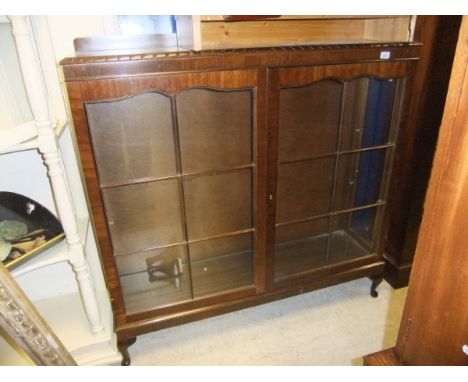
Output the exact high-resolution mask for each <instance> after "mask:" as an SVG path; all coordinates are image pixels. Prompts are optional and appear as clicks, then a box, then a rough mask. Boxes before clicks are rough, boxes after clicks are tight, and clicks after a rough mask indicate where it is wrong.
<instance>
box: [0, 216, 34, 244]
mask: <svg viewBox="0 0 468 382" xmlns="http://www.w3.org/2000/svg"><path fill="white" fill-rule="evenodd" d="M27 232H28V226H27V225H26V224H24V223H21V222H19V221H16V220H3V221H1V222H0V239H3V240H6V241H11V240H15V239H16V238H18V237H20V236H22V235H25V234H26V233H27Z"/></svg>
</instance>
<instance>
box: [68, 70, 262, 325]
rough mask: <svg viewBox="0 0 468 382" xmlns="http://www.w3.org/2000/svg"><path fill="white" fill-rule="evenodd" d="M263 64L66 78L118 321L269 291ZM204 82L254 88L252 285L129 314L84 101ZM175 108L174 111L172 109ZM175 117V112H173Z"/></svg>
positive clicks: (178, 88)
mask: <svg viewBox="0 0 468 382" xmlns="http://www.w3.org/2000/svg"><path fill="white" fill-rule="evenodd" d="M266 86H267V78H266V71H265V70H228V71H222V70H220V71H205V72H182V73H155V74H149V75H142V76H133V77H132V76H130V77H122V78H104V79H91V80H83V81H72V82H67V90H68V95H69V99H70V107H71V111H72V115H73V123H74V127H75V134H76V142H77V144H78V149H79V153H80V156H81V163H82V170H83V175H84V179H85V182H86V186H87V196H88V201H89V205H90V206H91V213H92V217H93V219H92V220H93V226H94V231H95V235H96V237H97V239H98V240H97V241H98V247H99V250H100V253H101V259H102V262H103V268H104V270H105V275H106V279H107V286H108V289H109V292H110V295H111V302H112V307H113V310H114V314H115V318H116V324H117V327H119V326H123V325H125V324H126V323H129V322H134V321H137V320H141V319H145V318H148V317H152V316H157V315H163V314H170V313H174V312H179V311H186V310H190V309H197V308H199V307H202V306H206V305H213V304H219V303H222V302H223V301H232V300H237V299H240V298H244V297H248V296H253V295H255V294H259V293H262V292H264V291H265V281H266V274H265V262H266V260H265V230H266V224H265V223H266V218H265V211H266V199H265V194H266V191H265V184H266V101H267V100H266V90H267V88H266ZM191 88H204V89H212V90H221V91H222V90H243V89H252V93H253V101H252V104H253V121H252V122H253V137H252V138H253V141H252V143H253V148H254V149H253V160H254V166H253V167H252V169H253V170H254V171H255V175H254V176H253V190H252V192H253V211H252V213H253V220H254V230H255V237H254V243H255V247H254V250H253V254H254V283H255V285H254V286H247V287H242V288H238V289H234V290H229V291H227V292H221V293H218V294H215V295H209V296H207V297H200V298H197V299H195V300H191V301H188V302H182V303H178V304H177V303H176V304H174V305H170V306H166V307H161V308H154V309H151V310H147V311H144V312H141V313H135V314H132V315H129V314H127V312H126V309H125V303H124V300H123V293H122V288H121V285H120V280H119V274H118V271H117V266H116V262H115V258H114V254H113V250H112V244H111V242H110V233H109V229H108V226H107V220H106V215H105V209H104V203H103V197H102V193H101V188H100V184H99V178H98V172H97V165H96V159H95V156H94V153H93V146H92V143H91V135H90V130H89V126H88V122H87V116H86V110H85V104H86V103H87V102H95V101H110V100H120V99H124V98H127V97H130V96H133V95H137V94H139V93H143V92H148V91H155V92H159V93H163V94H166V95H169V96H171V97H175V95H176V94H177V93H179V92H181V91H183V90H187V89H191ZM173 114H174V112H173ZM174 117H175V116H174Z"/></svg>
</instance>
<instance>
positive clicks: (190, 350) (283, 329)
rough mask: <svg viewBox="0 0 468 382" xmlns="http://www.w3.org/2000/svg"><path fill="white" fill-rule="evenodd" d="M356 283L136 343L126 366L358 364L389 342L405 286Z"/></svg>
mask: <svg viewBox="0 0 468 382" xmlns="http://www.w3.org/2000/svg"><path fill="white" fill-rule="evenodd" d="M369 290H370V280H368V279H360V280H355V281H352V282H348V283H345V284H341V285H338V286H334V287H330V288H326V289H322V290H318V291H314V292H310V293H306V294H303V295H300V296H295V297H291V298H288V299H284V300H280V301H276V302H273V303H269V304H265V305H261V306H257V307H254V308H249V309H244V310H241V311H237V312H233V313H229V314H225V315H222V316H218V317H213V318H209V319H206V320H202V321H198V322H194V323H190V324H185V325H181V326H178V327H174V328H170V329H165V330H161V331H159V332H154V333H150V334H146V335H143V336H140V337H138V340H137V342H136V343H135V344H134V345H133V346H131V347H130V348H129V352H130V356H131V358H132V365H134V366H136V365H361V364H362V358H361V357H362V356H363V355H365V354H369V353H372V352H375V351H378V350H381V349H384V348H387V347H390V346H393V345H394V344H395V341H396V336H397V333H398V328H399V326H400V319H401V314H402V310H403V306H404V301H405V297H406V291H407V288H403V289H399V290H393V289H392V288H391V287H390V286H389V285H388V284H387V283H385V282H383V283H382V284H381V285H380V286H379V288H378V291H379V297H378V298H372V297H370V294H369Z"/></svg>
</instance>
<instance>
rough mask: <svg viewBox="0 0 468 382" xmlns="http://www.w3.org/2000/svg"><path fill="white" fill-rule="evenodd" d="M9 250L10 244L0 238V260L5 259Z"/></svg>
mask: <svg viewBox="0 0 468 382" xmlns="http://www.w3.org/2000/svg"><path fill="white" fill-rule="evenodd" d="M10 251H11V244H10V243H8V242H6V241H5V240H3V239H0V261H3V260H5V259H6V258H7V257H8V255H9V254H10Z"/></svg>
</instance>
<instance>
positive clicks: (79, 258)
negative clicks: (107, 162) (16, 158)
mask: <svg viewBox="0 0 468 382" xmlns="http://www.w3.org/2000/svg"><path fill="white" fill-rule="evenodd" d="M9 18H10V21H11V25H12V31H13V36H14V38H15V42H16V49H17V51H18V58H19V63H20V67H21V72H22V73H23V79H24V84H25V88H26V93H27V95H28V99H29V104H30V106H31V111H32V113H33V115H34V119H35V122H36V127H37V134H38V135H37V138H38V143H39V145H38V146H39V152H40V153H41V154H42V156H43V158H44V162H45V164H46V166H47V170H48V175H49V178H50V182H51V185H52V189H53V192H54V198H55V203H56V206H57V210H58V214H59V216H60V220H61V223H62V227H63V230H64V232H65V237H66V241H67V244H68V254H69V260H70V263H71V265H72V268H73V270H74V272H75V274H76V278H77V281H78V286H79V289H80V292H81V297H82V301H83V305H84V308H85V311H86V314H87V317H88V320H89V322H90V325H91V331H92V332H93V333H94V334H98V333H100V332H102V331H103V330H104V328H103V325H102V321H101V315H100V312H99V308H98V304H97V299H96V294H95V290H94V287H93V283H92V278H91V274H90V271H89V266H88V263H87V261H86V258H85V254H84V249H83V245H82V244H81V239H80V236H79V234H78V229H77V222H76V216H75V212H74V210H73V205H72V200H71V197H70V193H69V190H68V187H67V183H66V181H65V178H64V174H63V170H62V166H61V160H60V156H59V153H58V143H57V137H56V135H55V132H54V129H53V128H54V123H53V122H52V120H51V119H50V116H49V109H48V104H47V98H46V92H45V89H44V85H43V82H42V81H43V79H42V75H41V71H40V69H39V63H38V61H37V56H36V54H35V52H34V46H33V44H32V41H31V36H30V33H29V27H28V20H27V17H26V16H9Z"/></svg>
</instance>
